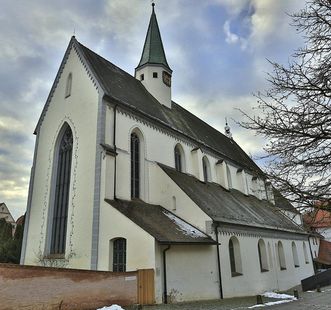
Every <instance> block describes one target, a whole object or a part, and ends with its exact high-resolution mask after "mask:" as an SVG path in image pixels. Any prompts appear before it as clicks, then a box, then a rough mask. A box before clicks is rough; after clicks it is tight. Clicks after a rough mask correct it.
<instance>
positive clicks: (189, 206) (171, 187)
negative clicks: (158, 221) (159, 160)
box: [150, 164, 211, 231]
mask: <svg viewBox="0 0 331 310" xmlns="http://www.w3.org/2000/svg"><path fill="white" fill-rule="evenodd" d="M150 179H151V180H153V182H151V184H150V201H151V203H153V204H160V205H161V206H163V207H164V208H166V209H168V210H170V211H171V212H173V213H175V214H176V215H177V216H179V217H181V218H183V219H184V220H186V221H188V222H189V223H191V224H193V225H194V226H196V227H197V228H199V229H201V230H202V231H206V222H210V221H211V218H210V217H209V216H208V215H207V214H206V213H204V212H203V211H202V210H201V209H200V208H199V207H198V206H197V205H196V204H195V203H194V202H193V201H192V200H191V199H190V198H189V197H188V196H187V195H186V194H185V193H184V192H183V191H182V190H181V189H180V187H179V186H178V185H177V184H176V183H175V182H174V181H173V180H172V179H171V178H170V177H169V176H168V175H167V174H166V173H165V172H164V171H163V170H162V168H160V167H159V166H158V165H157V164H151V166H150ZM172 197H175V198H176V209H173V201H172Z"/></svg>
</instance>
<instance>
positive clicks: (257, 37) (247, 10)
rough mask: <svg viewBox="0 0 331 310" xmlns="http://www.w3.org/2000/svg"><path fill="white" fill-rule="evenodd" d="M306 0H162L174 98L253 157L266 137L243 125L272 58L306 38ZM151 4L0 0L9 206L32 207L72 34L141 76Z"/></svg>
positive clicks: (0, 174)
mask: <svg viewBox="0 0 331 310" xmlns="http://www.w3.org/2000/svg"><path fill="white" fill-rule="evenodd" d="M303 4H304V3H303V1H302V0H291V1H288V0H203V1H202V0H180V1H179V0H166V1H165V0H156V7H155V9H156V14H157V18H158V22H159V26H160V30H161V35H162V39H163V44H164V47H165V51H166V55H167V59H168V63H169V65H170V67H171V68H172V69H173V71H174V72H173V84H172V85H173V86H172V91H173V99H174V100H175V101H176V102H178V103H179V104H181V105H183V106H184V107H185V108H187V109H189V110H190V111H191V112H193V113H195V114H196V115H197V116H199V117H200V118H202V119H203V120H205V121H207V122H208V123H210V124H211V125H212V126H214V127H216V128H217V129H219V130H220V131H222V132H223V131H224V129H223V128H224V125H225V117H227V118H228V120H229V123H230V126H231V129H232V132H233V135H234V139H235V140H236V141H237V142H238V143H239V144H240V145H241V146H242V147H243V149H244V150H245V151H246V152H248V153H249V154H251V155H253V156H257V155H259V154H261V150H262V147H263V141H262V140H261V139H260V138H259V137H255V136H254V135H253V133H251V132H247V131H245V130H243V129H241V128H238V126H237V125H236V124H235V121H240V120H242V116H241V114H240V113H239V112H238V110H237V109H238V108H240V109H243V110H246V111H247V112H250V111H251V110H252V107H253V106H254V105H256V100H255V99H254V97H253V96H252V93H254V92H257V91H259V90H260V91H263V90H265V89H266V88H267V83H266V81H265V77H266V72H268V71H270V69H271V68H270V65H268V63H267V61H266V59H271V60H274V61H277V62H281V63H286V62H287V61H288V57H289V56H290V55H291V54H292V53H293V51H294V50H295V49H296V48H297V47H299V46H300V45H302V39H301V38H300V36H299V35H298V34H297V33H296V32H295V29H294V28H293V27H291V26H289V23H290V18H289V17H288V15H287V13H292V12H295V11H297V10H298V9H300V8H301V7H302V6H303ZM150 13H151V1H150V0H98V1H97V0H72V1H63V0H57V1H51V0H29V1H26V0H24V1H23V0H15V1H12V0H0V43H1V45H0V46H1V48H0V202H6V204H7V206H8V207H9V209H10V210H11V212H12V214H13V216H14V217H15V218H17V217H18V216H20V215H21V214H23V213H24V212H25V208H26V199H27V192H28V182H29V177H30V169H31V164H32V157H33V147H34V141H35V137H34V135H33V134H32V133H33V131H34V127H35V125H36V123H37V120H38V118H39V115H40V113H41V110H42V107H43V105H44V103H45V100H46V98H47V95H48V92H49V90H50V88H51V85H52V82H53V80H54V78H55V75H56V72H57V70H58V67H59V65H60V62H61V59H62V57H63V54H64V51H65V49H66V47H67V45H68V43H69V40H70V37H71V36H72V35H73V33H75V35H76V38H77V39H78V41H80V42H81V43H83V44H84V45H86V46H88V47H89V48H90V49H92V50H94V51H96V52H97V53H99V54H100V55H102V56H104V57H105V58H107V59H108V60H110V61H111V62H113V63H114V64H116V65H117V66H119V67H121V68H123V69H124V70H126V71H127V72H129V73H131V74H133V72H134V68H135V67H136V66H137V64H138V62H139V59H140V55H141V51H142V46H143V43H144V39H145V35H146V30H147V26H148V22H149V17H150Z"/></svg>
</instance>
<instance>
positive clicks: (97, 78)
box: [21, 4, 314, 303]
mask: <svg viewBox="0 0 331 310" xmlns="http://www.w3.org/2000/svg"><path fill="white" fill-rule="evenodd" d="M138 60H139V55H137V61H138ZM172 74H173V71H172V69H171V67H170V66H169V64H168V62H167V59H166V54H165V50H164V47H163V43H162V40H161V35H160V30H159V27H158V23H157V18H156V14H155V8H154V4H153V7H152V14H151V17H150V22H149V26H148V30H147V35H146V39H145V43H144V46H143V51H142V54H141V58H140V61H139V63H138V66H137V67H136V68H135V73H134V76H132V75H131V74H129V73H127V72H125V71H123V70H122V69H120V68H119V67H117V66H116V65H114V64H112V63H111V62H110V61H108V60H106V59H105V58H103V57H101V56H99V55H98V54H96V53H95V52H93V51H92V50H91V49H89V48H87V47H86V46H84V45H83V44H81V43H80V42H79V41H78V40H77V39H76V38H75V37H72V38H71V40H70V42H69V45H68V48H67V50H66V52H65V55H64V57H63V60H62V63H61V65H60V68H59V70H58V73H57V75H56V78H55V80H54V83H53V86H52V88H51V90H50V93H49V96H48V98H47V101H46V103H45V106H44V109H43V111H42V113H41V116H40V119H39V121H38V124H37V126H36V129H35V135H36V143H35V151H34V159H33V166H32V170H31V179H30V187H29V195H28V203H27V213H26V220H25V228H24V229H25V230H24V239H23V246H22V256H21V264H24V265H40V266H52V267H63V268H77V269H88V270H101V271H114V272H125V271H132V270H136V269H146V268H148V269H153V270H154V279H155V280H154V281H155V302H157V303H162V302H176V301H188V300H197V299H200V300H201V299H217V298H228V297H234V296H248V295H255V294H258V293H262V292H264V291H267V290H286V289H289V288H291V287H293V286H295V285H298V284H299V283H300V281H301V279H303V278H306V277H308V276H311V275H312V274H313V272H314V271H313V265H312V257H311V253H310V249H309V243H308V234H307V233H306V232H305V231H304V230H303V229H302V227H301V225H300V223H299V219H300V215H299V214H297V213H296V211H295V209H294V208H293V207H292V209H291V208H288V202H287V201H286V200H285V199H284V198H282V197H279V195H278V194H277V195H274V191H273V188H272V186H271V184H270V183H269V182H268V180H267V179H266V177H265V175H264V173H263V172H262V170H261V169H260V168H259V167H258V166H257V165H256V164H255V163H254V162H253V160H252V159H251V158H250V157H249V156H248V155H247V154H246V153H245V152H244V151H243V150H242V149H241V148H240V146H239V145H238V144H237V143H236V142H235V141H234V140H233V139H232V138H231V134H230V132H229V128H226V131H227V132H226V134H225V135H223V134H222V133H220V132H219V131H217V130H216V129H214V128H213V127H211V126H210V125H208V124H207V123H205V122H204V121H202V120H201V119H199V118H198V117H197V116H195V115H193V114H192V113H190V112H189V111H187V110H186V109H184V108H183V107H182V106H181V105H180V104H178V103H176V102H175V101H173V99H172V95H171V87H172V81H171V79H172ZM289 214H292V215H293V216H292V217H290V216H288V215H289Z"/></svg>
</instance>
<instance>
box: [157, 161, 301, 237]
mask: <svg viewBox="0 0 331 310" xmlns="http://www.w3.org/2000/svg"><path fill="white" fill-rule="evenodd" d="M159 166H160V167H161V168H162V169H163V171H164V172H165V173H166V174H167V175H168V176H169V177H170V178H171V179H172V180H173V181H174V182H175V183H176V184H177V185H178V186H179V187H180V188H181V189H182V190H183V191H184V192H185V193H186V195H188V196H189V197H190V198H191V199H192V200H193V201H194V202H195V204H196V205H197V206H198V207H200V209H201V210H202V211H204V212H205V213H206V214H207V215H208V216H210V217H211V218H212V219H213V220H214V221H216V222H222V223H228V224H237V225H245V226H252V227H260V228H267V229H273V230H280V231H289V232H295V233H301V234H305V231H304V230H303V229H302V228H301V227H299V226H298V225H296V224H295V223H294V222H292V221H291V220H290V219H288V218H287V217H286V216H284V215H283V214H282V213H281V212H280V211H279V209H278V208H276V207H275V206H274V205H273V204H271V203H270V202H268V201H266V200H259V199H258V198H256V197H255V196H251V195H250V196H247V195H245V194H243V193H241V192H240V191H238V190H235V189H231V190H226V189H224V188H223V187H222V186H220V185H218V184H216V183H205V182H202V181H200V180H198V179H197V178H195V177H193V176H190V175H188V174H185V173H181V172H178V171H177V170H175V169H173V168H170V167H168V166H165V165H163V164H160V163H159Z"/></svg>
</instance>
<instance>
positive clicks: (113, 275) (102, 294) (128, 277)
mask: <svg viewBox="0 0 331 310" xmlns="http://www.w3.org/2000/svg"><path fill="white" fill-rule="evenodd" d="M137 275H138V272H124V273H117V272H102V271H88V270H76V269H62V268H61V269H60V268H48V267H36V266H19V265H10V264H0V310H7V309H8V310H9V309H15V310H16V309H24V310H30V309H31V310H32V309H33V310H39V309H40V310H41V309H43V310H46V309H47V310H48V309H61V310H64V309H70V310H73V309H80V310H82V309H96V308H98V307H103V306H106V305H111V304H115V303H116V304H119V305H122V306H125V305H132V304H136V303H137V295H138V293H137V286H138V285H137V281H138V276H137Z"/></svg>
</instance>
